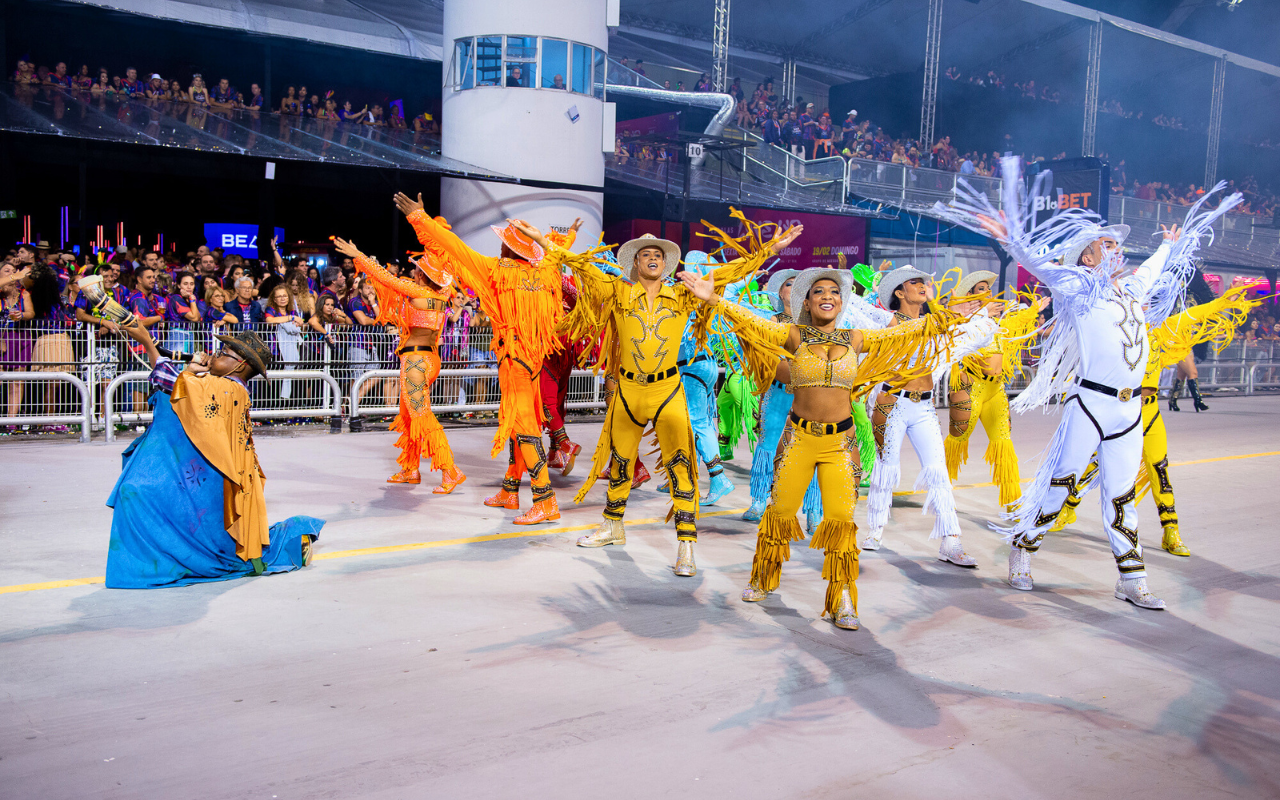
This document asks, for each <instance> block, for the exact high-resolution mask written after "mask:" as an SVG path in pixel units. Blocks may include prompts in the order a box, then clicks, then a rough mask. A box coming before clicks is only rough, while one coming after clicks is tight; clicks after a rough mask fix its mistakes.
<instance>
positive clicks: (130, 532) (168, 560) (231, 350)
mask: <svg viewBox="0 0 1280 800" xmlns="http://www.w3.org/2000/svg"><path fill="white" fill-rule="evenodd" d="M122 329H123V330H124V331H126V332H127V333H128V334H129V335H130V336H132V337H133V338H134V339H136V340H137V341H138V342H139V343H141V344H142V346H143V347H144V348H146V351H147V354H148V356H149V357H150V359H151V364H152V367H153V368H152V371H151V377H150V383H151V386H152V387H153V388H154V389H155V390H156V391H155V393H154V394H153V395H152V398H151V403H152V405H153V406H154V408H155V419H154V421H153V422H152V423H151V427H150V428H149V429H148V430H147V432H146V433H145V434H143V435H142V436H140V437H138V438H137V439H136V440H134V442H133V444H131V445H130V446H129V448H128V449H127V450H125V452H124V468H123V470H122V472H121V474H120V479H119V480H118V481H117V482H116V486H115V488H114V489H113V490H112V492H111V496H110V498H108V500H107V505H108V506H110V507H111V508H113V509H114V510H115V511H114V514H113V515H112V518H111V544H110V546H109V548H108V550H107V578H106V585H107V586H108V587H109V588H112V589H156V588H161V587H166V586H185V585H187V584H192V583H202V582H207V581H223V580H228V579H231V578H243V577H247V576H250V575H261V574H264V573H274V572H288V571H291V570H295V569H298V568H300V567H303V566H305V565H306V564H307V563H308V562H309V561H310V558H311V543H312V542H313V541H315V540H316V539H317V538H319V537H318V535H317V534H318V533H319V531H320V528H321V527H323V526H324V520H320V519H314V518H312V517H291V518H289V519H287V520H284V521H283V522H278V523H276V524H275V525H272V526H271V528H270V530H268V528H267V513H266V511H267V509H266V500H265V497H264V495H263V480H264V476H263V474H262V470H261V468H260V467H259V466H258V457H257V453H256V452H255V451H254V447H253V436H252V431H253V425H252V423H251V422H250V421H249V392H248V389H247V383H248V381H250V380H252V379H253V377H254V376H255V375H260V374H263V373H265V372H266V370H267V367H268V366H269V365H270V363H271V351H270V350H269V349H268V348H267V346H266V345H265V344H264V343H263V342H262V340H261V339H259V338H258V337H257V336H256V335H255V334H253V333H252V332H248V331H244V332H237V333H235V334H232V335H230V336H219V337H217V338H218V339H219V340H220V341H221V342H222V349H221V350H219V351H218V352H217V353H214V354H213V355H212V356H209V355H206V354H200V355H199V356H197V358H198V361H197V362H192V363H191V364H190V365H188V366H187V368H186V369H185V370H182V369H181V368H180V366H179V365H178V364H177V363H176V362H174V361H171V360H169V359H166V358H161V357H160V354H159V351H158V350H157V349H156V345H155V342H154V341H153V340H152V339H151V335H150V334H149V333H147V330H146V328H144V327H142V325H140V324H137V323H134V324H132V325H122Z"/></svg>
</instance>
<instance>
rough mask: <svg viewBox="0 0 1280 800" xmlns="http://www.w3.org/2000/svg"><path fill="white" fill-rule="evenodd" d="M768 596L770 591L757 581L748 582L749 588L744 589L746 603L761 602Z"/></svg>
mask: <svg viewBox="0 0 1280 800" xmlns="http://www.w3.org/2000/svg"><path fill="white" fill-rule="evenodd" d="M768 596H769V593H768V592H766V591H765V590H764V589H761V588H760V586H759V585H758V584H755V583H748V584H747V588H745V589H743V590H742V602H744V603H759V602H760V601H761V600H763V599H765V598H766V597H768Z"/></svg>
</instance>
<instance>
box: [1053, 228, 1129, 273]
mask: <svg viewBox="0 0 1280 800" xmlns="http://www.w3.org/2000/svg"><path fill="white" fill-rule="evenodd" d="M1086 237H1087V238H1084V239H1082V240H1080V241H1079V242H1076V243H1075V244H1073V245H1072V246H1071V247H1069V248H1068V249H1067V252H1065V253H1063V255H1062V263H1063V264H1065V265H1067V266H1069V267H1074V266H1076V265H1077V264H1079V263H1080V256H1082V255H1084V251H1085V250H1088V249H1089V245H1091V244H1093V243H1094V242H1096V241H1098V240H1099V239H1103V238H1107V237H1110V238H1112V239H1115V240H1116V244H1117V245H1123V244H1124V240H1125V239H1127V238H1129V226H1128V225H1108V226H1106V227H1105V228H1098V229H1097V231H1096V232H1094V233H1090V234H1086Z"/></svg>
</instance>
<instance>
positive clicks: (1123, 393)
mask: <svg viewBox="0 0 1280 800" xmlns="http://www.w3.org/2000/svg"><path fill="white" fill-rule="evenodd" d="M1119 397H1120V402H1121V403H1127V402H1129V401H1130V400H1132V399H1133V390H1132V389H1121V390H1120V395H1119Z"/></svg>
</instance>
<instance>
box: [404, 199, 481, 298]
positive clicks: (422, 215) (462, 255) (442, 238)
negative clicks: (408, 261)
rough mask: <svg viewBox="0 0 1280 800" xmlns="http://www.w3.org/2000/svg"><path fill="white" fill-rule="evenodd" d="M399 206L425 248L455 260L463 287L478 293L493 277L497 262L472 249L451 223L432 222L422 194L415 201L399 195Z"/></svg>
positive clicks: (435, 220)
mask: <svg viewBox="0 0 1280 800" xmlns="http://www.w3.org/2000/svg"><path fill="white" fill-rule="evenodd" d="M395 204H396V208H398V209H400V211H401V213H403V214H404V215H405V218H406V219H407V220H409V224H410V225H412V226H413V232H414V233H415V234H416V235H417V237H418V241H419V242H421V243H422V246H423V247H426V248H428V249H431V250H438V251H440V252H441V253H443V254H444V255H446V256H447V257H448V258H449V259H450V260H451V261H452V263H453V264H454V266H455V267H457V270H458V278H459V279H460V280H461V282H462V283H463V285H465V286H469V287H471V288H472V289H473V290H478V289H479V287H480V286H481V285H483V284H486V283H488V281H489V274H490V272H491V271H492V270H493V265H494V264H495V263H496V262H497V259H496V258H491V257H489V256H485V255H481V254H480V253H477V252H476V251H475V250H472V249H471V248H470V247H468V246H467V243H466V242H464V241H462V240H461V239H459V238H458V236H457V234H455V233H454V232H453V231H452V230H450V229H449V225H448V224H447V223H445V222H444V221H443V220H441V219H432V218H431V215H430V214H428V213H427V212H426V209H424V208H423V206H422V195H421V194H419V195H418V199H417V200H414V199H412V198H411V197H409V196H408V195H407V194H405V193H404V192H396V195H395Z"/></svg>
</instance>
